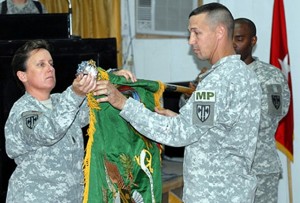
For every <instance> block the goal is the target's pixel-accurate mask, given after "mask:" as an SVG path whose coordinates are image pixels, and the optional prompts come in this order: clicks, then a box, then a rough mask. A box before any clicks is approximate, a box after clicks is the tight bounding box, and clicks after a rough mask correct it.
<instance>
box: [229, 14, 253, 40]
mask: <svg viewBox="0 0 300 203" xmlns="http://www.w3.org/2000/svg"><path fill="white" fill-rule="evenodd" d="M234 23H241V24H246V25H247V26H248V27H249V29H250V32H251V33H250V35H251V37H255V36H256V26H255V24H254V22H252V20H250V19H248V18H237V19H235V20H234Z"/></svg>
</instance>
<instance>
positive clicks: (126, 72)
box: [113, 69, 137, 82]
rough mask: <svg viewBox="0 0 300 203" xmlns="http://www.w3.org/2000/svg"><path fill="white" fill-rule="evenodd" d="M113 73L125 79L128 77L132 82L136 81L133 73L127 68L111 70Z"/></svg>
mask: <svg viewBox="0 0 300 203" xmlns="http://www.w3.org/2000/svg"><path fill="white" fill-rule="evenodd" d="M113 74H115V75H118V76H124V77H125V78H126V79H127V80H129V79H130V80H131V81H132V82H136V81H137V79H136V77H135V75H134V74H133V73H132V72H130V71H129V70H124V69H122V70H118V71H115V72H113Z"/></svg>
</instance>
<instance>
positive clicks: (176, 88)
mask: <svg viewBox="0 0 300 203" xmlns="http://www.w3.org/2000/svg"><path fill="white" fill-rule="evenodd" d="M165 88H166V89H165V91H167V92H180V93H184V94H192V93H193V92H194V91H195V90H194V89H192V88H190V87H185V86H181V85H173V84H167V83H165Z"/></svg>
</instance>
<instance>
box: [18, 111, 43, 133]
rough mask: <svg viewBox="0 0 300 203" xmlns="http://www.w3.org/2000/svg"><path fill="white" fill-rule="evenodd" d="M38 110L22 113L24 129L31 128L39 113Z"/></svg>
mask: <svg viewBox="0 0 300 203" xmlns="http://www.w3.org/2000/svg"><path fill="white" fill-rule="evenodd" d="M41 114H42V113H41V112H38V111H26V112H23V113H22V120H23V127H24V129H25V130H26V129H27V130H33V129H34V126H35V124H36V122H37V121H38V119H39V116H40V115H41Z"/></svg>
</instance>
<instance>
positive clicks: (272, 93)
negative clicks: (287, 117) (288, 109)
mask: <svg viewBox="0 0 300 203" xmlns="http://www.w3.org/2000/svg"><path fill="white" fill-rule="evenodd" d="M267 98H268V112H269V114H271V115H276V116H280V115H282V88H281V85H280V84H271V85H268V86H267Z"/></svg>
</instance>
